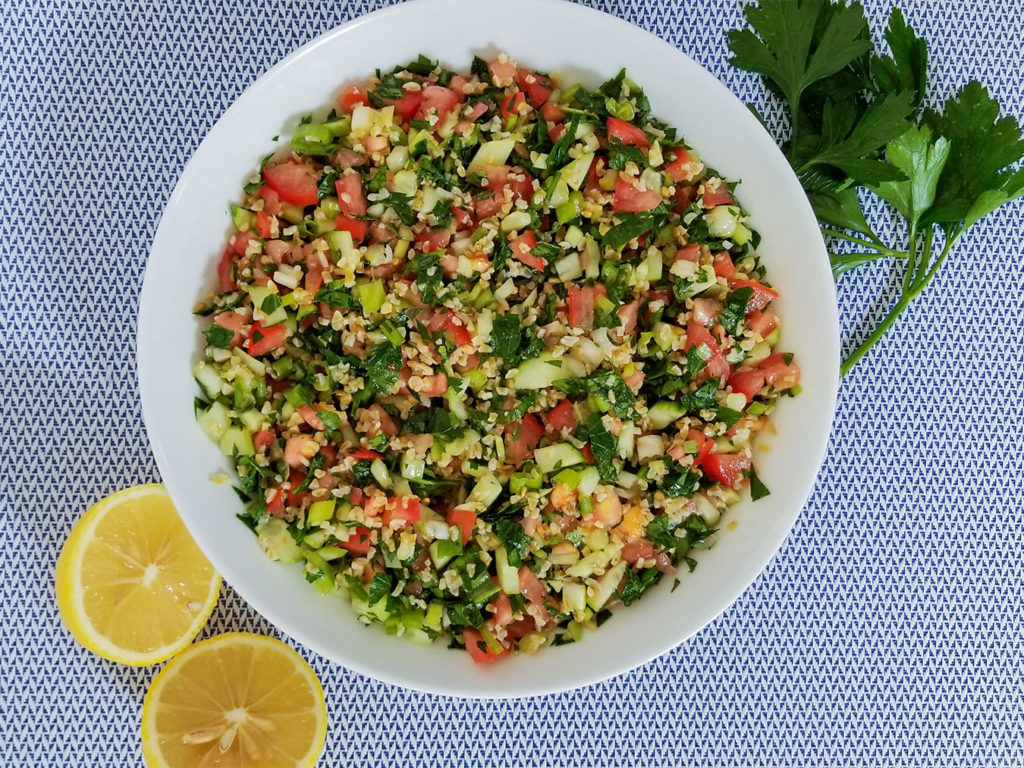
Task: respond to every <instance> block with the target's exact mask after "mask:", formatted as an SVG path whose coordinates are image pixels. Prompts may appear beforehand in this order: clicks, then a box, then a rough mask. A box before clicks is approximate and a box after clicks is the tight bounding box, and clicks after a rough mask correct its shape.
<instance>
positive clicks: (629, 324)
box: [614, 301, 640, 339]
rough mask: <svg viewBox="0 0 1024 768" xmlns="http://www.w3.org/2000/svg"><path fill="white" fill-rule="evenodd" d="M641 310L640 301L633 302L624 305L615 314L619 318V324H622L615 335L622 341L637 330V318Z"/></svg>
mask: <svg viewBox="0 0 1024 768" xmlns="http://www.w3.org/2000/svg"><path fill="white" fill-rule="evenodd" d="M639 308H640V302H639V301H631V302H629V303H628V304H623V305H622V306H621V307H619V309H618V311H617V312H616V313H615V314H617V315H618V316H619V322H621V323H622V325H620V326H619V327H618V328H616V329H614V330H615V334H616V335H617V336H618V337H619V338H620V339H623V338H625V337H626V336H628V335H629V334H631V333H633V331H635V330H636V316H637V311H638V310H639Z"/></svg>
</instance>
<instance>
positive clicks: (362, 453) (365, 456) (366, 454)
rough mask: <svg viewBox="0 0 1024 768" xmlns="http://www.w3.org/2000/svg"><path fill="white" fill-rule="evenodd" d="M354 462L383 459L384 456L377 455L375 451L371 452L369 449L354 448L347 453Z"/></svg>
mask: <svg viewBox="0 0 1024 768" xmlns="http://www.w3.org/2000/svg"><path fill="white" fill-rule="evenodd" d="M348 455H349V456H351V457H352V458H353V459H355V460H356V461H363V460H366V461H373V460H374V459H383V458H384V456H383V455H381V454H379V453H377V451H371V450H370V449H369V448H356V449H354V450H351V451H349V452H348Z"/></svg>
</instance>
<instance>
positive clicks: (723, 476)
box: [701, 453, 750, 488]
mask: <svg viewBox="0 0 1024 768" xmlns="http://www.w3.org/2000/svg"><path fill="white" fill-rule="evenodd" d="M701 468H702V469H703V470H704V474H705V475H707V476H708V478H709V479H710V480H713V481H714V482H718V483H721V484H722V485H727V486H729V487H730V488H731V487H733V486H734V485H736V483H738V482H739V481H740V480H742V479H743V473H744V472H746V471H747V470H748V469H750V459H748V458H747V457H746V456H744V455H743V454H739V453H711V454H708V455H707V456H705V457H704V461H702V462H701Z"/></svg>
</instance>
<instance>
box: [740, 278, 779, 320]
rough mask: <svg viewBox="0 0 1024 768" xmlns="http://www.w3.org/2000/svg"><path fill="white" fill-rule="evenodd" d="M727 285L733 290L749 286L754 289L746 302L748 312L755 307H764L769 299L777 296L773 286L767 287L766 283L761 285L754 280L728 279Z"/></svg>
mask: <svg viewBox="0 0 1024 768" xmlns="http://www.w3.org/2000/svg"><path fill="white" fill-rule="evenodd" d="M729 287H730V288H732V289H733V290H734V291H735V290H736V289H737V288H750V289H752V290H753V291H754V295H753V296H751V297H750V300H749V301H748V302H747V312H748V313H750V312H753V311H754V310H756V309H764V308H765V307H767V306H768V304H769V303H770V302H771V301H773V300H774V299H777V298H779V292H778V291H776V290H775V289H774V288H769V287H768V286H767V285H762V284H761V283H759V282H757V281H756V280H730V281H729Z"/></svg>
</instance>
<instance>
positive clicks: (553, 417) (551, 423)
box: [544, 399, 576, 432]
mask: <svg viewBox="0 0 1024 768" xmlns="http://www.w3.org/2000/svg"><path fill="white" fill-rule="evenodd" d="M544 421H546V422H547V424H548V428H549V429H551V430H553V431H554V432H561V431H562V430H564V429H576V410H575V408H573V404H572V401H571V400H569V399H566V400H563V401H562V402H560V403H559V404H558V405H556V406H555V407H554V408H552V409H551V410H550V411H548V412H547V413H546V414H544Z"/></svg>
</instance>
